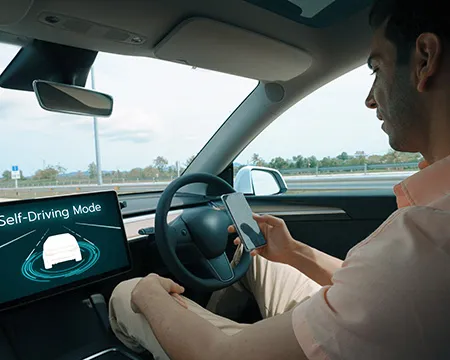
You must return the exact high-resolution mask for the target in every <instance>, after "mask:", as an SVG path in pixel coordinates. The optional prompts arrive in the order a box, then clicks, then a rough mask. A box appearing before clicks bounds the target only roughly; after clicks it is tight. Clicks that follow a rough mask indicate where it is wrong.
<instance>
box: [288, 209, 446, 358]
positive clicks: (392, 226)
mask: <svg viewBox="0 0 450 360" xmlns="http://www.w3.org/2000/svg"><path fill="white" fill-rule="evenodd" d="M449 254H450V212H447V211H442V210H436V209H432V208H429V207H412V208H405V209H401V210H398V211H397V212H395V213H394V214H393V215H392V216H391V217H390V218H389V219H388V220H387V221H386V222H385V223H384V224H383V225H381V227H380V228H379V229H377V230H376V231H375V232H374V233H373V234H372V235H371V236H370V237H369V238H367V239H366V240H364V241H363V242H361V243H360V244H358V245H357V246H356V247H355V248H353V249H352V250H351V251H350V252H349V254H348V256H347V258H346V260H345V261H344V263H343V266H342V268H341V269H339V270H338V271H337V272H336V273H335V274H334V276H333V279H332V281H333V285H331V286H327V287H323V288H322V289H321V290H320V291H319V292H318V293H316V294H315V295H314V296H313V297H311V298H310V299H309V300H308V301H305V302H303V303H301V304H300V305H298V306H297V307H296V308H295V309H294V311H293V315H292V324H293V328H294V332H295V335H296V338H297V340H298V342H299V344H300V346H301V347H302V350H303V351H304V352H305V354H306V356H307V357H308V359H310V360H326V359H330V360H338V359H342V360H344V359H345V360H361V359H365V360H372V359H373V360H375V359H376V360H379V359H383V360H388V359H393V360H394V359H395V360H398V359H409V360H415V359H417V360H419V359H421V360H422V359H448V358H450V345H449V337H448V326H449V322H450V305H449V304H450V256H449Z"/></svg>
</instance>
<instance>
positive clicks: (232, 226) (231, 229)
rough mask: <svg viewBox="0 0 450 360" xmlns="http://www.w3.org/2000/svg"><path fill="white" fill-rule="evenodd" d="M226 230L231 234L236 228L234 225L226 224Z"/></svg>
mask: <svg viewBox="0 0 450 360" xmlns="http://www.w3.org/2000/svg"><path fill="white" fill-rule="evenodd" d="M228 232H229V233H230V234H233V233H235V232H236V228H235V227H234V225H230V226H228Z"/></svg>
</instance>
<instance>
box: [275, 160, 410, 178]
mask: <svg viewBox="0 0 450 360" xmlns="http://www.w3.org/2000/svg"><path fill="white" fill-rule="evenodd" d="M393 169H395V170H407V169H419V163H417V162H408V163H391V164H365V165H348V166H327V167H314V168H299V169H282V170H280V172H281V174H283V175H293V174H320V173H342V172H364V173H367V172H370V171H373V170H393Z"/></svg>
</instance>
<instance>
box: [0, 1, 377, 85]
mask: <svg viewBox="0 0 450 360" xmlns="http://www.w3.org/2000/svg"><path fill="white" fill-rule="evenodd" d="M0 1H4V0H0ZM343 1H347V2H350V3H353V2H354V0H343ZM364 1H366V0H364ZM0 5H1V3H0ZM0 9H1V10H2V11H7V10H8V9H7V8H5V9H3V8H0ZM118 14H120V16H118ZM48 16H54V17H61V18H62V21H61V22H60V23H59V24H58V23H56V24H52V23H49V22H47V21H46V20H45V19H46V18H47V17H48ZM193 17H200V18H207V19H212V20H217V21H219V22H221V23H224V24H229V25H231V26H233V27H237V28H241V29H245V30H246V31H247V32H252V33H254V34H255V35H259V36H264V37H267V38H269V39H272V40H274V41H277V42H279V43H282V44H285V45H286V46H290V47H292V48H295V49H300V50H301V51H304V52H305V53H308V54H310V55H311V56H312V57H313V61H316V62H321V61H322V60H323V59H324V58H330V57H331V58H333V57H339V54H340V53H343V52H346V53H347V54H348V53H349V52H354V49H357V48H359V49H360V48H361V44H364V42H361V41H359V40H360V39H364V40H367V39H368V36H369V34H370V27H369V26H368V24H367V18H366V17H365V11H362V12H359V13H358V14H354V15H352V16H350V17H348V18H346V20H345V25H346V26H342V23H343V21H340V22H337V23H333V24H332V25H331V26H328V27H326V28H319V29H317V28H313V27H310V26H306V25H305V24H300V23H297V22H295V21H292V20H290V19H287V18H285V17H283V16H280V15H278V14H276V13H274V12H271V11H268V10H266V9H263V8H261V7H258V6H255V5H253V4H250V3H249V2H247V1H243V0H229V1H226V2H211V1H207V0H190V1H187V2H186V1H182V0H165V1H164V2H162V1H156V0H153V1H152V0H126V1H124V0H110V1H108V6H104V1H103V0H90V1H89V2H83V6H80V3H79V1H77V0H64V1H59V0H35V1H34V3H33V5H32V6H31V7H30V8H29V9H28V10H27V12H26V14H24V17H23V19H21V20H20V21H18V22H15V23H12V24H9V25H5V26H0V41H2V42H8V43H11V42H17V43H24V42H26V41H27V40H28V41H31V40H32V39H38V40H43V41H47V42H53V43H57V44H63V45H68V46H72V47H79V48H84V49H89V50H93V51H101V52H111V53H117V54H124V55H132V56H146V57H156V54H155V48H156V46H157V45H158V44H160V43H161V41H162V40H163V39H164V38H165V37H167V35H168V34H170V33H171V32H172V31H173V29H175V28H176V27H177V26H179V24H180V23H182V22H183V21H185V20H187V19H190V18H193ZM363 17H364V22H363V21H358V20H362V18H363ZM66 20H70V21H66ZM355 20H356V21H357V22H359V24H358V29H359V30H360V31H358V32H357V33H355V31H354V30H353V28H352V27H351V26H349V25H348V24H349V23H352V22H354V21H355ZM267 24H270V26H267ZM3 32H4V33H3ZM11 34H14V35H15V39H14V38H13V39H11ZM135 37H138V38H140V39H141V40H142V41H141V42H140V43H133V42H131V40H130V39H132V38H135ZM194 41H195V39H191V42H192V43H194ZM207 51H208V49H206V51H205V53H206V52H207ZM249 51H254V53H255V54H268V51H270V50H268V49H267V48H266V46H265V44H264V43H263V42H261V43H260V45H259V46H258V47H257V46H256V44H255V45H253V46H252V47H250V50H249ZM272 51H274V52H276V51H277V49H276V48H273V50H272ZM201 55H202V54H198V56H197V57H200V56H201ZM220 55H222V56H224V57H226V56H227V53H226V51H224V52H223V53H222V54H220ZM271 55H272V56H273V57H276V56H281V55H282V54H276V53H274V54H271ZM284 56H285V57H286V58H288V57H289V56H290V54H288V53H286V54H285V55H284ZM261 60H262V59H261ZM224 63H225V62H224ZM190 65H193V66H196V64H190ZM202 65H203V67H206V68H212V69H214V70H218V71H223V72H227V71H229V69H228V68H226V67H225V68H223V69H222V68H221V67H220V64H217V63H211V64H209V66H207V65H208V64H202ZM236 67H239V68H240V69H241V70H240V75H241V76H246V77H252V78H254V77H255V75H254V69H253V68H254V66H253V64H251V63H245V62H243V63H239V64H236ZM301 73H302V72H301V71H300V72H299V74H298V76H300V75H301ZM270 78H271V79H273V77H270ZM260 80H261V79H260ZM262 80H264V79H262ZM280 80H283V81H285V79H282V77H280Z"/></svg>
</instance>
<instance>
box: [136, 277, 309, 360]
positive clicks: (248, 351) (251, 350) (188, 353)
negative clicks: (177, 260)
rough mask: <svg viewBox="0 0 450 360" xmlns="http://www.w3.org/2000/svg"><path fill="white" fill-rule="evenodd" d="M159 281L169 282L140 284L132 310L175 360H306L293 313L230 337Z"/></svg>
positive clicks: (155, 279)
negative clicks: (182, 304)
mask: <svg viewBox="0 0 450 360" xmlns="http://www.w3.org/2000/svg"><path fill="white" fill-rule="evenodd" d="M160 281H170V280H168V279H162V280H161V278H159V279H158V278H157V277H156V276H151V275H150V276H149V277H147V278H145V279H143V280H141V282H142V283H141V284H138V285H137V286H136V288H135V291H134V292H133V297H132V299H133V306H134V309H135V311H138V312H141V313H142V314H143V315H144V316H145V318H146V319H147V321H148V322H149V324H150V326H151V328H152V330H153V332H154V334H155V336H156V338H157V339H158V341H159V342H160V344H161V346H162V347H163V348H164V350H165V351H166V352H167V354H168V355H169V356H170V358H171V359H172V360H179V359H180V360H190V359H192V360H194V359H195V360H202V359H205V360H206V359H207V360H210V359H217V360H221V359H237V358H242V359H249V360H251V359H255V360H256V359H257V360H264V359H268V360H269V359H270V360H272V359H286V360H289V359H295V360H307V358H306V356H305V355H304V353H303V351H302V349H301V347H300V345H299V344H298V342H297V340H296V337H295V335H294V331H293V326H292V319H291V316H292V314H291V312H288V313H285V314H283V315H280V316H275V317H273V318H270V319H266V320H263V321H260V322H258V323H256V324H253V325H250V326H248V327H246V328H245V329H243V330H242V331H241V332H239V333H238V334H236V335H234V336H229V335H226V334H225V333H223V332H222V331H221V330H219V329H218V328H216V327H215V326H214V325H212V324H211V323H210V322H208V321H207V320H205V319H203V318H201V317H200V316H198V315H197V314H195V313H193V312H192V311H190V310H187V309H185V308H183V307H182V306H180V305H179V304H178V303H177V302H175V301H172V299H171V296H170V295H169V292H175V291H176V289H172V290H171V289H165V288H164V287H163V286H162V285H161V283H160ZM166 287H167V286H166Z"/></svg>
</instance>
